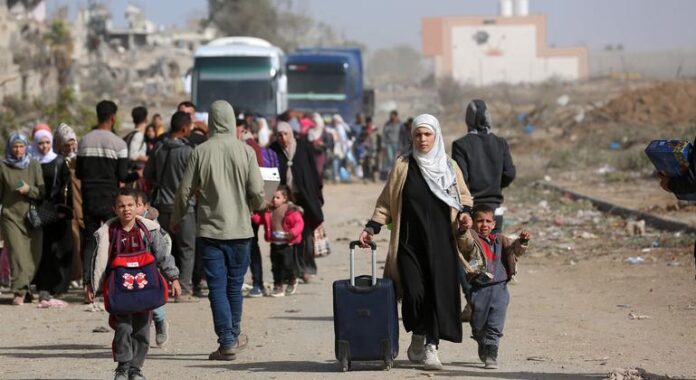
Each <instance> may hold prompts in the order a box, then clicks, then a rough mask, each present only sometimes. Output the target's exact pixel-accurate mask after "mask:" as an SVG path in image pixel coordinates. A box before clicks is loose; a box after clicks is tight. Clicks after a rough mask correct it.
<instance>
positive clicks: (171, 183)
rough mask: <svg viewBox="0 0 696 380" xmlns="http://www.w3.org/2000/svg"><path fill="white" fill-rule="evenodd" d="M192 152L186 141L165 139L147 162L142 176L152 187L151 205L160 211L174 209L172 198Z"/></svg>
mask: <svg viewBox="0 0 696 380" xmlns="http://www.w3.org/2000/svg"><path fill="white" fill-rule="evenodd" d="M192 152H193V146H192V145H191V143H189V141H188V140H186V139H172V138H166V139H165V140H163V141H162V143H161V144H160V145H158V146H157V148H156V149H155V152H154V155H153V157H151V158H150V159H149V160H148V161H147V165H145V172H144V175H145V178H146V179H147V180H148V181H150V182H152V183H153V185H154V191H153V197H154V199H153V201H154V202H153V204H154V205H155V206H156V207H157V208H158V209H159V210H160V211H163V212H172V210H173V209H174V197H175V195H176V191H177V190H178V189H179V185H180V184H181V178H182V177H183V176H184V171H185V170H186V164H187V163H188V160H189V157H190V156H191V153H192ZM189 211H193V210H192V209H190V210H189Z"/></svg>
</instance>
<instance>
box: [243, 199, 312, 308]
mask: <svg viewBox="0 0 696 380" xmlns="http://www.w3.org/2000/svg"><path fill="white" fill-rule="evenodd" d="M289 194H290V192H289V191H288V188H287V187H286V186H279V187H278V190H276V192H275V193H274V194H273V199H272V200H271V206H270V209H269V210H267V211H266V212H264V213H263V214H259V213H255V214H254V215H252V217H251V221H252V222H253V223H256V224H262V225H263V226H264V231H265V237H266V241H268V242H270V243H271V268H272V269H271V270H272V272H273V292H271V297H282V296H284V295H288V296H289V295H292V294H295V291H296V290H297V275H296V274H295V246H296V245H297V244H299V243H301V242H302V230H303V229H304V221H303V220H302V208H301V207H299V206H296V205H295V204H293V203H292V202H290V200H289V197H290V195H289ZM283 282H286V283H287V284H288V286H287V287H286V288H285V291H283Z"/></svg>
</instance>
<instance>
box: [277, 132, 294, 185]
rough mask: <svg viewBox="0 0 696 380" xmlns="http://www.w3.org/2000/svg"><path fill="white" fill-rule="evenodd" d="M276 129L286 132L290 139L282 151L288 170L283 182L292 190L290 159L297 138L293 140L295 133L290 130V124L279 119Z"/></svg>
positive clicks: (292, 157) (292, 155) (291, 163)
mask: <svg viewBox="0 0 696 380" xmlns="http://www.w3.org/2000/svg"><path fill="white" fill-rule="evenodd" d="M276 129H277V130H278V132H285V133H287V134H288V136H289V139H290V141H289V142H288V146H286V147H284V148H283V153H285V157H287V159H288V170H287V172H286V173H285V183H286V184H287V185H288V187H289V188H290V190H293V186H294V182H293V178H292V165H293V162H292V160H293V159H294V158H295V152H296V151H297V140H295V134H294V133H293V132H292V126H290V124H288V123H286V122H284V121H279V122H278V125H277V126H276Z"/></svg>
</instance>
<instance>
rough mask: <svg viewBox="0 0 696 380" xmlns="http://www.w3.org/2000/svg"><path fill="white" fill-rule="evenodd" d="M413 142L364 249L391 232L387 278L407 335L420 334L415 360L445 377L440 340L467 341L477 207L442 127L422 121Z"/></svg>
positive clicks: (412, 352)
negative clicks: (460, 243) (464, 249)
mask: <svg viewBox="0 0 696 380" xmlns="http://www.w3.org/2000/svg"><path fill="white" fill-rule="evenodd" d="M411 136H412V138H413V139H412V147H411V152H409V153H407V154H406V155H404V156H402V157H400V158H399V159H398V160H397V161H396V163H395V165H394V168H393V169H392V171H391V173H390V174H389V178H388V180H387V183H386V185H385V187H384V190H382V194H381V195H380V196H379V198H378V200H377V204H376V206H375V211H374V213H373V215H372V218H371V220H370V221H369V222H368V223H367V226H366V227H365V230H364V231H363V232H362V233H361V235H360V241H361V243H362V245H363V246H366V245H367V244H366V243H367V242H368V241H370V240H371V239H372V236H373V235H375V234H377V233H379V230H380V229H381V228H382V226H384V225H391V236H390V243H389V252H388V254H387V262H386V265H385V269H384V276H385V277H387V278H391V279H392V280H393V281H394V284H395V286H396V292H397V295H398V297H399V298H400V299H401V300H402V309H401V310H402V319H403V322H404V327H405V328H406V331H409V332H413V335H412V338H411V345H410V347H409V349H408V357H409V360H411V361H412V362H416V363H423V364H424V366H425V369H428V370H438V369H441V368H442V363H440V360H439V359H438V357H437V346H438V343H439V340H440V339H444V340H448V341H452V342H461V341H462V326H461V321H460V317H459V314H460V310H461V308H460V303H461V298H460V297H461V296H460V292H459V282H458V277H457V268H458V263H459V262H460V257H459V256H460V255H459V252H458V249H457V240H458V239H460V238H462V236H468V235H463V233H464V232H465V231H466V230H468V228H469V227H470V226H471V224H472V222H471V216H470V210H471V206H472V204H473V199H472V197H471V194H470V193H469V190H468V188H467V186H466V184H465V183H464V179H463V176H462V173H461V171H460V170H459V168H458V167H457V165H456V164H455V163H454V162H453V161H452V159H451V158H449V157H448V156H447V154H446V153H445V145H444V142H443V138H442V132H441V130H440V125H439V122H438V121H437V119H436V118H435V117H434V116H432V115H427V114H424V115H420V116H418V117H416V118H415V119H414V121H413V128H412V132H411Z"/></svg>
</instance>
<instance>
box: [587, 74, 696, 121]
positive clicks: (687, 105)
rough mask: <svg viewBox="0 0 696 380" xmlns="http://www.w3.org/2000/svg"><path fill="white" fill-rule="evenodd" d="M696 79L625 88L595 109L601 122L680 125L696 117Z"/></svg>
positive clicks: (595, 113) (595, 114)
mask: <svg viewBox="0 0 696 380" xmlns="http://www.w3.org/2000/svg"><path fill="white" fill-rule="evenodd" d="M694 98H696V82H693V81H679V82H663V83H659V84H656V85H654V86H650V87H642V88H638V89H633V90H627V91H624V92H623V93H622V94H621V95H619V96H618V97H616V98H614V99H612V100H611V101H609V102H608V103H607V104H606V105H605V106H604V107H601V108H600V109H599V110H597V111H596V112H594V116H597V117H598V121H599V120H601V119H605V121H627V122H633V123H639V124H654V125H661V124H680V123H687V122H690V121H693V120H696V103H694V101H693V99H694Z"/></svg>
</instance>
